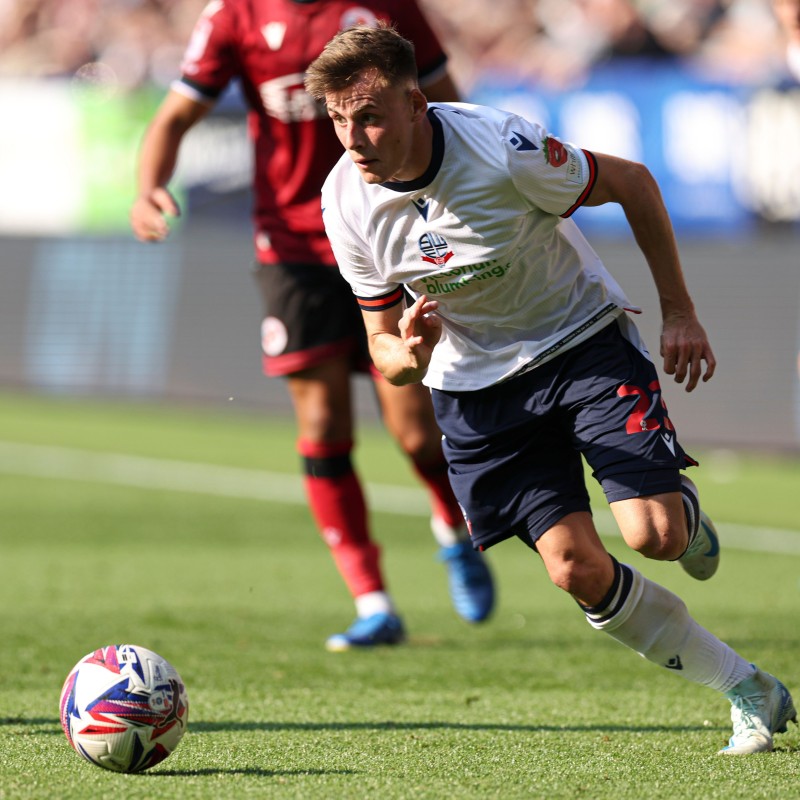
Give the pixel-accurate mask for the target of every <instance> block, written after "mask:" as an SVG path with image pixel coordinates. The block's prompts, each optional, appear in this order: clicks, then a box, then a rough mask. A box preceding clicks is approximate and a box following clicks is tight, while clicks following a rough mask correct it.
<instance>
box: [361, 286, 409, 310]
mask: <svg viewBox="0 0 800 800" xmlns="http://www.w3.org/2000/svg"><path fill="white" fill-rule="evenodd" d="M402 299H403V288H402V286H398V287H397V288H396V289H394V290H393V291H391V292H389V293H388V294H383V295H381V296H380V297H358V296H357V297H356V300H357V301H358V307H359V308H360V309H361V310H362V311H383V310H384V309H386V308H391V307H392V306H396V305H397V304H398V303H399V302H400V301H401V300H402Z"/></svg>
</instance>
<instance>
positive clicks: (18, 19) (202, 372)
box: [0, 0, 800, 453]
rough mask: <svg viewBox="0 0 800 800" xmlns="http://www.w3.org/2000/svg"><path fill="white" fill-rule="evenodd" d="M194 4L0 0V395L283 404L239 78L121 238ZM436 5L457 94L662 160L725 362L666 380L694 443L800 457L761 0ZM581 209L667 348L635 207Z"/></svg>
mask: <svg viewBox="0 0 800 800" xmlns="http://www.w3.org/2000/svg"><path fill="white" fill-rule="evenodd" d="M202 5H203V3H201V2H196V0H182V1H181V0H175V1H174V2H169V1H168V0H162V2H155V1H153V2H136V1H135V0H131V2H124V3H123V2H106V3H102V2H95V0H70V1H69V2H58V0H10V2H8V0H6V2H5V3H3V2H0V108H2V109H3V111H2V119H3V123H2V125H0V187H2V192H0V387H2V388H5V389H8V390H15V391H16V390H21V391H30V392H37V393H46V394H52V395H59V396H79V397H82V396H87V397H88V396H93V397H124V398H141V399H143V400H147V401H158V402H161V401H167V402H170V403H181V404H184V403H192V404H203V405H212V406H220V407H224V408H226V409H237V408H239V409H248V410H253V409H265V410H266V411H267V412H269V413H276V414H282V413H288V412H289V406H288V400H287V398H286V395H285V391H284V388H283V386H282V384H281V382H280V381H277V380H267V379H265V378H263V377H262V376H261V372H260V349H259V325H260V307H259V301H258V298H257V296H256V293H255V291H254V284H253V283H252V279H251V277H250V275H249V264H250V260H251V233H250V222H249V202H250V199H249V191H248V186H249V181H250V153H249V148H248V145H247V141H246V138H245V131H244V125H243V116H242V109H241V105H240V103H239V100H238V95H237V94H236V92H235V90H234V91H231V92H230V93H229V94H228V95H227V96H226V98H225V99H224V101H223V102H222V103H221V104H220V107H219V109H218V110H217V112H215V114H214V115H212V116H211V117H210V118H209V119H208V120H207V121H206V122H204V123H203V124H202V125H201V126H199V127H198V128H197V129H196V130H194V131H193V132H192V133H191V135H190V138H189V140H187V143H186V147H185V148H184V151H183V153H182V158H181V162H180V165H179V170H178V174H177V176H176V181H175V186H176V187H178V188H179V190H180V192H181V195H182V198H183V202H184V209H185V214H184V217H183V218H182V219H181V221H180V223H179V224H177V225H176V227H175V231H174V233H173V235H172V236H171V238H170V240H169V241H168V242H167V243H166V244H164V245H159V246H148V245H143V244H140V243H137V242H135V241H134V240H133V238H132V236H131V235H130V233H129V231H128V229H127V210H128V207H129V205H130V202H131V200H132V198H133V191H134V163H135V154H136V148H137V145H138V141H139V138H140V136H141V133H142V131H143V127H144V125H145V124H146V120H147V119H148V117H149V115H150V114H151V113H152V110H153V109H154V108H155V105H156V104H157V102H158V100H159V99H160V97H161V95H162V94H163V92H164V90H165V87H166V86H167V85H168V83H169V80H170V79H171V78H172V77H174V75H175V74H176V72H177V64H178V61H179V59H180V55H181V52H182V50H183V46H184V44H185V42H186V40H187V38H188V35H189V31H190V29H191V25H192V23H193V22H194V19H195V18H196V16H197V14H198V13H199V11H200V10H201V8H202ZM424 5H425V7H426V8H427V9H428V10H429V12H430V13H431V18H432V21H433V23H434V25H435V27H436V28H437V30H438V31H439V33H440V34H441V36H442V39H443V41H444V43H445V46H446V48H447V49H448V51H449V53H450V55H451V62H452V63H451V67H452V72H453V74H454V76H455V78H456V80H457V83H458V84H459V86H460V88H461V90H462V92H463V95H464V97H465V99H468V100H473V101H475V102H481V103H487V104H490V105H496V106H500V107H503V108H510V109H514V110H519V111H521V112H523V113H525V114H526V115H528V116H530V117H531V118H534V119H537V120H540V121H542V122H543V123H544V124H546V126H547V127H549V128H550V129H551V130H552V131H553V132H554V133H557V134H558V135H560V136H562V137H563V138H565V139H569V140H571V141H574V142H577V143H579V144H580V145H582V146H584V147H587V148H589V149H597V150H602V151H605V152H610V153H614V154H616V155H621V156H625V157H629V158H634V159H637V160H642V161H644V162H645V163H647V164H648V166H650V168H651V169H652V170H653V172H654V173H655V174H656V177H657V178H658V180H659V182H660V184H661V186H662V190H663V192H664V196H665V200H666V202H667V205H668V207H669V210H670V212H671V214H672V216H673V221H674V223H675V226H676V230H677V232H678V236H679V242H680V246H681V251H682V254H683V260H684V268H685V271H686V274H687V280H688V282H689V285H690V288H691V290H692V292H693V294H694V297H695V300H696V303H697V305H698V308H699V311H700V316H701V320H702V321H703V323H704V324H705V326H706V327H707V329H708V330H709V333H710V336H711V341H712V344H713V345H714V347H715V350H716V353H717V357H718V360H719V362H720V363H719V369H718V374H717V376H716V377H715V378H714V380H713V381H712V382H711V383H710V384H708V385H705V386H702V387H700V388H699V389H698V390H697V391H696V392H695V393H694V394H693V395H692V396H690V397H686V396H685V393H684V392H683V391H682V390H681V389H680V388H679V387H675V386H674V385H668V386H667V388H666V395H667V401H668V404H669V406H670V411H671V414H672V416H673V418H674V419H675V420H676V421H677V425H678V430H679V432H680V433H681V435H682V438H683V439H684V443H685V444H687V446H690V447H691V445H692V444H693V443H696V444H698V445H714V446H731V447H752V448H767V449H780V450H787V451H790V452H794V453H796V452H797V451H798V450H800V382H799V381H798V369H799V368H800V364H799V363H798V355H799V353H800V258H799V257H798V243H800V227H798V226H800V149H798V148H797V146H796V143H797V142H798V141H800V86H798V84H797V81H796V80H795V79H792V77H791V76H790V75H789V73H788V71H787V69H786V66H785V59H784V44H783V40H782V36H781V32H780V30H779V28H778V26H777V24H776V22H775V20H774V18H773V16H772V13H771V4H770V2H769V0H729V2H714V1H713V0H692V2H689V1H688V0H671V1H670V2H660V1H659V0H641V2H635V3H634V2H629V1H628V0H569V1H567V0H559V1H558V2H556V0H538V2H534V1H533V0H491V1H490V0H469V1H468V0H425V2H424ZM579 223H580V224H581V225H582V227H583V228H584V230H585V231H586V232H587V234H588V235H589V238H590V241H591V242H592V243H593V245H594V246H595V247H596V249H597V250H598V251H599V252H600V254H601V255H602V256H603V257H604V258H605V260H606V262H607V264H608V266H609V268H610V269H611V271H612V272H613V273H614V274H615V276H616V277H617V278H618V279H619V280H620V281H621V282H622V284H623V286H624V287H625V288H626V290H627V292H628V294H629V296H630V297H631V299H632V300H633V301H634V302H636V303H638V304H639V305H641V306H642V307H643V308H644V311H645V313H644V315H643V316H642V318H641V319H640V320H639V324H640V326H641V327H642V329H643V331H644V333H645V336H646V339H647V341H648V342H649V344H650V346H651V347H652V348H653V349H654V350H657V341H658V338H657V337H658V324H659V314H658V308H657V302H656V297H655V291H654V289H653V288H652V286H651V281H650V278H649V275H648V272H647V269H646V266H645V265H644V263H643V261H642V259H641V257H640V255H639V254H638V251H637V250H636V248H635V246H634V245H633V243H632V242H631V241H630V237H629V235H628V234H627V232H626V230H625V226H624V221H623V220H622V219H621V218H620V215H619V214H618V213H616V212H615V210H614V209H606V208H604V209H594V210H585V211H581V212H579ZM359 392H360V394H359V410H360V413H361V414H363V415H365V416H371V415H374V413H375V412H374V406H373V403H372V398H371V396H370V390H369V386H368V384H367V382H360V385H359Z"/></svg>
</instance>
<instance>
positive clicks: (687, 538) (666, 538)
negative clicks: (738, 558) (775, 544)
mask: <svg viewBox="0 0 800 800" xmlns="http://www.w3.org/2000/svg"><path fill="white" fill-rule="evenodd" d="M610 507H611V511H612V513H613V514H614V518H615V519H616V521H617V525H619V529H620V531H621V532H622V536H623V538H624V539H625V542H626V543H627V544H628V546H629V547H631V548H633V549H634V550H636V551H637V552H639V553H641V554H642V555H643V556H645V557H646V558H652V559H655V560H657V561H677V562H678V563H679V564H680V565H681V566H682V567H683V569H684V570H685V571H686V572H687V573H688V574H689V575H691V576H692V577H693V578H695V579H696V580H700V581H704V580H708V579H709V578H710V577H711V576H712V575H714V573H715V572H716V571H717V568H718V567H719V539H718V537H717V531H716V528H715V527H714V523H712V522H711V520H710V519H709V518H708V516H707V515H706V514H705V513H704V512H703V511H702V509H701V508H700V499H699V494H698V491H697V487H696V486H695V485H694V483H693V482H692V481H691V480H690V479H689V478H687V477H686V476H685V475H681V491H680V492H670V493H668V494H659V495H652V496H650V497H635V498H632V499H630V500H621V501H618V502H615V503H611V504H610Z"/></svg>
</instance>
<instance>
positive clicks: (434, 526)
mask: <svg viewBox="0 0 800 800" xmlns="http://www.w3.org/2000/svg"><path fill="white" fill-rule="evenodd" d="M431 530H432V531H433V538H434V539H436V543H437V544H438V545H439V547H452V546H453V545H454V544H458V543H459V542H464V541H466V540H467V539H469V531H467V526H466V523H463V524H461V525H459V526H458V527H457V528H451V527H450V526H449V525H448V524H447V523H446V522H445V521H444V520H443V519H442V518H441V517H431Z"/></svg>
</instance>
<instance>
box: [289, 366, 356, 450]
mask: <svg viewBox="0 0 800 800" xmlns="http://www.w3.org/2000/svg"><path fill="white" fill-rule="evenodd" d="M287 385H288V387H289V395H290V397H291V399H292V404H293V406H294V410H295V416H296V418H297V425H298V433H299V435H300V437H301V438H302V439H306V440H309V441H313V442H344V441H350V440H352V438H353V408H352V406H353V404H352V386H351V382H350V360H349V358H348V357H347V356H338V357H334V358H329V359H327V360H325V361H323V362H322V363H319V364H316V365H315V366H313V367H309V368H308V369H304V370H301V371H299V372H295V373H292V374H291V375H289V376H288V377H287Z"/></svg>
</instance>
